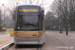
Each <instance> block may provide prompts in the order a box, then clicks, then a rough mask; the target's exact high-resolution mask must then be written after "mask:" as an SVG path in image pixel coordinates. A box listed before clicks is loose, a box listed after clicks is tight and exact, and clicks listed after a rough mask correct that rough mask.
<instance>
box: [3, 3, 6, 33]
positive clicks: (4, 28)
mask: <svg viewBox="0 0 75 50" xmlns="http://www.w3.org/2000/svg"><path fill="white" fill-rule="evenodd" d="M2 6H3V7H4V4H2ZM2 29H3V30H4V33H5V30H6V27H5V9H4V26H3V27H2Z"/></svg>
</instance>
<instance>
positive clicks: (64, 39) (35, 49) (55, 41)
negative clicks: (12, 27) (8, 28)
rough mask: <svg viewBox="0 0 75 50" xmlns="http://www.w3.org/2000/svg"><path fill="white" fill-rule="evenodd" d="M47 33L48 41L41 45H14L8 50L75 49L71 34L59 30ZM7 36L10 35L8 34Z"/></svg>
mask: <svg viewBox="0 0 75 50" xmlns="http://www.w3.org/2000/svg"><path fill="white" fill-rule="evenodd" d="M45 33H46V43H45V44H44V45H42V46H40V47H39V46H37V45H36V46H35V45H33V46H32V45H29V46H27V45H26V46H25V45H21V46H15V45H13V46H11V47H10V48H9V49H8V50H75V41H74V40H73V39H70V37H69V36H66V35H64V34H59V32H58V31H46V32H45ZM6 37H8V36H7V35H6ZM9 37H10V36H9ZM9 37H8V38H9ZM8 38H2V40H1V41H3V39H8ZM9 40H10V38H9ZM9 40H7V41H9ZM4 41H6V40H4ZM0 44H1V43H0Z"/></svg>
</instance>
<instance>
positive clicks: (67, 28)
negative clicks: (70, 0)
mask: <svg viewBox="0 0 75 50" xmlns="http://www.w3.org/2000/svg"><path fill="white" fill-rule="evenodd" d="M66 35H68V11H67V0H66Z"/></svg>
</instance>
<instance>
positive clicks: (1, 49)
mask: <svg viewBox="0 0 75 50" xmlns="http://www.w3.org/2000/svg"><path fill="white" fill-rule="evenodd" d="M12 45H14V43H10V44H8V45H5V46H3V47H2V48H0V50H7V49H8V48H9V47H11V46H12Z"/></svg>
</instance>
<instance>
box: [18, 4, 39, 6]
mask: <svg viewBox="0 0 75 50" xmlns="http://www.w3.org/2000/svg"><path fill="white" fill-rule="evenodd" d="M24 5H33V6H40V5H38V4H18V5H17V6H24Z"/></svg>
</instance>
